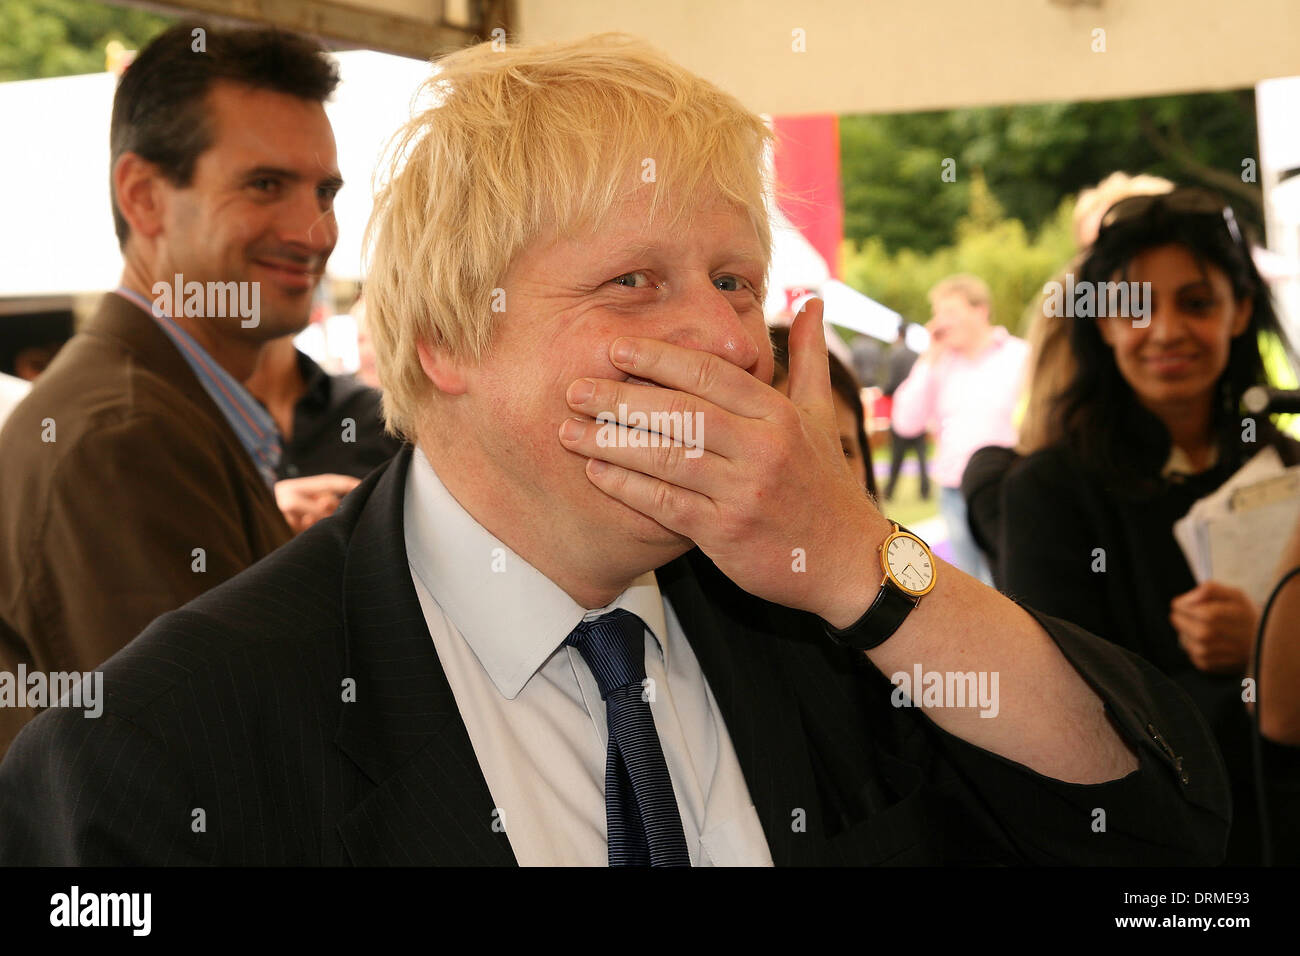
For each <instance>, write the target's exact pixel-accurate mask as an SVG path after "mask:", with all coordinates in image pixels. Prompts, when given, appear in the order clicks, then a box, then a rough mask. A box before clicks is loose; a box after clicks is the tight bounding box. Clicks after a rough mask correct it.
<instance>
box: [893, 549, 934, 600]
mask: <svg viewBox="0 0 1300 956" xmlns="http://www.w3.org/2000/svg"><path fill="white" fill-rule="evenodd" d="M885 562H886V564H888V566H889V571H890V573H891V574H892V575H893V576H894V581H895V583H897V584H901V585H902V586H903V587H904V588H905V589H907V590H908V591H911V592H913V593H914V594H921V593H923V592H925V591H928V590H929V589H930V585H932V584H933V583H934V564H933V563H932V562H931V560H930V555H929V554H927V553H926V550H925V548H923V547H921V544H920V542H919V541H917V540H916V539H915V538H909V537H907V536H905V535H899V536H898V537H897V538H895V539H894V540H893V541H891V542H889V547H888V548H886V549H885Z"/></svg>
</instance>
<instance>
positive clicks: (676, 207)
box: [365, 33, 772, 437]
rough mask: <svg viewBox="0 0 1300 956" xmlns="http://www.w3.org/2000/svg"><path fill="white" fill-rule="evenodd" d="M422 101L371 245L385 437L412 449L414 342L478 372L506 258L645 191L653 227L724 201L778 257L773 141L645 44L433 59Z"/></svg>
mask: <svg viewBox="0 0 1300 956" xmlns="http://www.w3.org/2000/svg"><path fill="white" fill-rule="evenodd" d="M419 95H427V96H429V97H430V98H431V99H432V100H433V105H432V106H430V107H429V108H427V109H424V110H422V111H420V112H418V113H417V114H416V115H415V116H414V117H413V118H412V119H411V120H410V122H409V123H407V124H406V126H404V127H403V128H402V129H401V130H399V131H398V133H397V135H396V136H395V137H394V140H393V143H392V144H391V145H390V147H389V153H390V157H389V159H388V161H387V162H386V163H385V164H384V165H385V166H386V170H385V174H384V175H382V176H381V179H380V181H379V182H380V185H379V188H378V190H377V195H376V199H375V206H374V212H373V214H372V215H371V218H370V223H369V225H368V226H367V228H366V239H365V244H366V247H367V249H368V252H369V269H368V273H367V277H366V308H367V314H366V320H367V322H368V324H369V329H370V335H371V339H372V341H373V344H374V350H375V360H376V364H377V368H378V372H379V378H380V382H381V383H382V385H383V388H384V418H385V421H386V423H387V426H388V429H389V431H391V432H394V433H396V434H400V435H404V436H406V437H414V436H415V433H416V426H417V425H418V423H419V421H420V416H421V412H422V410H423V409H424V407H425V403H426V399H427V398H428V396H429V393H430V391H431V389H432V385H431V383H430V382H429V381H428V379H427V378H426V376H425V374H424V372H423V369H422V368H421V366H420V360H419V356H418V353H417V351H416V344H417V343H418V342H421V341H423V342H426V343H427V344H428V345H429V346H431V347H433V348H435V349H438V350H441V351H444V352H445V353H447V354H449V355H452V356H454V357H456V358H457V359H460V360H469V361H478V360H479V359H481V358H482V357H483V355H484V354H485V352H486V350H487V349H488V348H489V347H490V345H491V342H492V337H493V329H494V319H495V318H496V315H495V314H494V312H493V305H494V304H495V303H494V301H493V299H494V294H496V293H495V292H494V290H497V289H499V287H500V286H501V284H502V281H503V279H504V277H505V275H506V272H507V270H508V268H509V266H510V264H511V262H512V261H513V260H514V259H515V257H516V256H517V255H518V254H519V253H520V252H521V251H522V250H523V249H525V248H526V247H527V246H528V245H529V244H530V243H532V242H533V241H534V240H536V239H538V238H539V237H542V236H551V235H556V236H573V235H577V234H580V233H581V232H583V231H585V230H590V229H595V228H598V227H599V226H600V225H601V224H602V223H604V222H605V221H606V219H607V217H608V216H609V215H610V214H611V212H613V211H614V210H615V207H616V206H617V205H618V204H619V203H621V202H622V201H623V200H625V199H627V198H629V197H630V196H631V195H632V194H633V191H634V190H636V189H638V188H640V189H649V190H650V197H651V199H650V202H651V217H652V218H653V217H655V216H656V215H659V214H667V215H668V216H669V222H670V223H673V224H675V223H677V222H678V221H679V220H682V219H683V218H684V219H686V220H687V221H689V219H690V217H691V216H692V215H693V213H694V211H695V210H694V209H693V205H694V203H695V202H696V201H697V199H698V196H699V195H700V192H699V191H700V190H701V189H706V190H709V189H711V190H714V191H716V192H717V193H720V194H721V195H722V197H723V198H724V199H725V200H727V201H730V202H732V203H735V204H736V205H737V206H738V207H739V208H741V209H743V210H744V211H746V212H747V213H748V215H749V218H750V221H751V222H752V223H753V226H754V230H755V232H756V234H757V236H758V240H759V243H760V245H761V248H762V253H763V257H764V261H766V260H767V259H768V258H769V257H770V255H771V244H772V239H771V229H770V226H769V224H768V207H767V186H768V183H767V178H766V176H765V174H764V170H765V168H766V167H765V162H764V151H765V149H766V148H767V145H768V142H769V140H770V138H771V133H770V131H769V130H768V129H767V127H766V125H765V124H764V123H763V121H762V119H761V118H760V117H759V116H757V115H756V114H755V113H753V112H751V111H750V110H748V109H746V108H745V107H744V106H743V105H742V104H741V103H740V102H739V101H738V100H736V99H735V98H734V97H732V96H730V95H728V94H726V93H724V92H722V91H721V90H719V89H718V88H717V87H715V86H714V85H713V84H711V83H709V82H707V81H706V80H703V79H701V78H700V77H698V76H695V75H694V74H692V73H690V72H689V71H687V70H685V69H683V68H682V67H680V66H678V65H676V64H675V63H673V62H672V61H671V60H669V59H668V58H667V57H665V56H664V55H663V54H661V53H659V52H658V51H656V50H655V49H653V48H652V47H650V46H648V45H646V44H645V43H644V42H642V41H640V40H636V39H634V38H632V37H629V36H626V35H623V34H616V33H607V34H600V35H596V36H591V37H587V38H585V39H582V40H577V41H569V42H563V43H548V44H542V45H535V46H525V47H500V48H496V49H494V44H493V43H491V42H488V43H481V44H478V45H477V46H473V47H469V48H467V49H465V50H461V51H459V52H457V53H454V54H452V55H450V56H447V57H446V58H444V59H442V60H439V61H438V62H437V64H436V71H435V73H434V75H433V76H432V77H431V78H430V79H429V80H427V81H426V82H425V84H424V85H423V86H422V87H421V90H420V93H419V94H417V96H419ZM647 160H649V161H650V162H649V163H647ZM647 170H650V171H652V173H653V175H652V176H650V177H647V176H646V172H647ZM647 178H649V179H651V180H652V182H648V183H647V182H646V180H647ZM497 295H498V298H499V294H497Z"/></svg>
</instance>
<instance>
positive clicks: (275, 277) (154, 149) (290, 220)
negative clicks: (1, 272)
mask: <svg viewBox="0 0 1300 956" xmlns="http://www.w3.org/2000/svg"><path fill="white" fill-rule="evenodd" d="M337 82H338V75H337V72H336V70H335V67H334V66H333V64H332V63H331V61H330V60H328V59H327V58H326V57H325V56H324V55H323V53H322V51H321V50H320V49H319V48H318V47H316V46H315V45H313V44H311V43H310V42H308V41H305V40H303V39H301V38H296V37H292V36H289V35H286V34H282V33H277V32H274V31H261V30H259V31H238V32H224V31H217V30H213V29H211V28H206V27H198V26H195V25H193V24H186V25H182V26H178V27H173V28H172V29H170V30H168V31H167V32H166V33H164V34H162V35H161V36H159V37H158V38H157V39H156V40H154V42H152V43H151V44H150V45H149V46H148V47H147V48H145V49H144V50H143V51H141V53H140V55H139V57H138V58H137V59H136V60H135V62H134V63H133V64H132V65H131V66H130V67H129V68H128V70H127V71H126V73H125V74H124V76H123V78H122V80H121V82H120V83H119V85H118V89H117V94H116V97H115V99H114V104H113V120H112V133H111V140H112V176H111V184H112V196H113V216H114V222H115V226H116V230H117V235H118V240H119V243H120V244H121V247H122V254H123V259H124V262H125V265H124V269H123V273H122V282H121V287H120V288H118V289H117V290H115V291H114V292H112V293H109V294H108V295H106V296H105V297H104V301H103V303H102V304H101V306H100V308H99V311H98V313H97V314H96V315H95V317H94V318H93V319H92V320H91V322H90V323H89V324H88V326H87V327H86V328H85V329H83V330H82V331H81V332H80V334H78V335H77V336H75V337H74V338H73V340H72V341H71V342H70V343H69V344H68V345H67V346H66V347H65V348H64V349H63V351H62V352H61V353H60V354H59V356H58V357H57V359H56V360H55V361H54V362H53V363H52V365H51V366H50V368H49V369H48V371H47V372H46V373H45V374H44V375H43V376H42V377H41V379H40V380H39V381H38V382H37V384H36V385H35V387H34V388H33V389H32V391H31V393H30V394H29V396H28V397H27V398H26V399H25V400H24V401H23V402H22V404H21V405H20V406H19V407H18V408H17V409H16V410H15V411H14V412H13V414H12V415H11V416H10V418H9V420H8V421H7V422H6V423H5V427H4V430H3V431H2V432H0V462H2V463H3V464H2V465H0V754H3V752H4V751H5V750H6V749H7V748H8V745H9V743H10V742H11V741H12V739H13V737H14V736H15V735H16V734H17V732H18V730H19V729H20V728H21V727H22V725H23V724H25V723H26V722H27V721H28V720H30V719H31V718H32V717H34V716H35V715H36V713H37V712H38V710H39V708H41V707H43V706H53V705H55V704H56V703H57V701H56V700H54V699H52V697H53V696H54V693H53V691H52V690H51V689H52V688H57V687H59V686H62V687H64V688H66V687H67V686H68V684H67V683H66V681H67V679H68V676H67V675H68V674H69V672H86V671H89V670H90V669H92V668H95V667H97V666H98V665H99V664H101V663H102V662H103V661H104V660H106V659H107V658H108V657H110V656H111V655H112V654H114V653H115V652H116V651H117V650H119V649H120V648H121V647H123V646H124V645H125V644H126V643H127V642H128V641H130V639H131V638H132V637H134V636H135V635H136V634H137V633H139V632H140V630H141V629H142V628H144V627H145V626H146V625H147V624H148V623H149V622H150V621H151V620H153V618H155V617H157V616H158V615H159V614H162V613H164V612H165V611H169V610H171V609H173V608H176V607H179V606H180V605H182V604H185V603H186V602H187V601H189V600H190V599H192V598H194V597H196V596H197V595H199V594H201V593H202V592H204V591H207V590H208V589H209V588H211V587H213V586H215V585H217V584H219V583H221V582H222V581H224V580H225V579H227V578H229V577H231V576H232V575H234V574H236V573H237V572H239V571H241V570H243V569H244V568H246V567H248V566H249V565H251V564H252V563H254V562H255V561H257V560H258V559H260V558H261V557H263V556H264V555H266V554H268V553H269V552H271V551H272V550H274V549H275V548H277V547H279V546H280V545H281V544H283V543H285V542H286V541H288V540H289V538H290V537H291V531H290V528H289V526H288V524H286V522H285V519H284V517H283V516H282V514H281V507H280V506H278V505H277V493H276V488H275V474H274V468H275V465H276V460H277V457H278V454H279V436H278V434H277V433H276V430H275V425H274V422H273V421H272V419H271V418H270V416H269V415H268V414H267V413H266V411H265V409H263V408H262V407H261V406H260V405H258V404H257V402H256V401H255V400H254V399H253V398H252V396H251V395H250V394H249V393H248V392H247V391H246V390H245V389H244V387H243V386H242V385H241V384H240V383H241V382H243V381H244V380H245V379H247V378H248V376H249V375H250V374H251V372H252V370H253V367H254V365H255V364H256V362H257V358H258V355H259V354H260V352H261V350H262V347H263V346H264V344H265V343H266V342H268V341H270V340H271V339H273V338H276V337H278V336H283V335H286V334H291V333H294V332H297V331H299V330H301V329H302V328H303V327H304V326H305V324H306V322H307V319H308V315H309V310H310V306H311V298H312V293H313V290H314V289H315V287H316V285H317V284H318V282H319V281H320V277H321V274H322V272H323V270H324V266H325V262H326V259H327V258H328V257H329V254H330V252H331V251H332V250H333V247H334V243H335V240H336V239H337V235H338V231H337V225H336V223H335V220H334V214H333V198H334V194H335V193H336V192H337V191H338V189H339V187H340V186H341V185H342V180H341V178H340V176H339V173H338V169H337V165H336V160H335V147H334V136H333V132H332V130H331V128H330V124H329V120H328V119H327V118H326V115H325V111H324V108H323V106H322V104H323V102H324V100H325V99H326V98H327V97H328V96H329V95H330V94H331V93H332V92H333V90H334V87H335V86H336V84H337ZM338 478H339V476H329V477H326V478H325V479H323V482H324V484H326V485H327V486H329V483H330V482H331V481H333V482H334V485H333V486H330V489H332V490H329V489H327V491H326V492H325V495H327V496H334V497H337V496H341V494H342V492H343V491H345V490H346V488H348V487H351V485H352V484H355V481H354V480H353V479H341V481H342V482H344V483H346V484H345V485H343V486H341V487H340V486H339V484H340V482H339V480H338ZM303 481H317V482H320V479H303ZM313 488H315V486H313ZM299 490H300V491H301V489H299ZM309 490H310V489H309ZM280 505H283V506H287V502H284V501H281V502H280ZM56 675H58V676H56ZM83 686H84V688H85V693H86V696H91V695H92V694H93V687H94V682H93V681H92V682H91V683H90V684H84V683H83ZM93 709H94V708H93V707H92V706H87V711H88V712H90V711H91V710H93Z"/></svg>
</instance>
